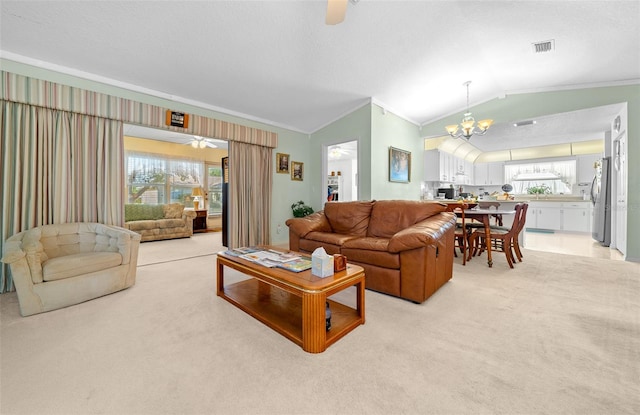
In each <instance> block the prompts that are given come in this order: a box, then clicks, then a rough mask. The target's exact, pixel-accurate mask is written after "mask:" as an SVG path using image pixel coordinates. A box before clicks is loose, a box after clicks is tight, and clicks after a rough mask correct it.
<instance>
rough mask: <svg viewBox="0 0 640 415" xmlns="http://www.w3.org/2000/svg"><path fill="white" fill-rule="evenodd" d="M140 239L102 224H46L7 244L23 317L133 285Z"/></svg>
mask: <svg viewBox="0 0 640 415" xmlns="http://www.w3.org/2000/svg"><path fill="white" fill-rule="evenodd" d="M139 246H140V235H139V234H137V233H135V232H132V231H129V230H127V229H123V228H119V227H116V226H108V225H103V224H100V223H65V224H59V225H43V226H40V227H37V228H33V229H30V230H27V231H24V232H20V233H17V234H15V235H13V236H11V237H10V238H9V239H7V240H6V242H5V244H4V255H3V257H2V262H4V263H6V264H9V266H10V268H11V277H12V278H13V282H14V284H15V287H16V291H17V294H18V302H19V303H20V314H22V315H23V316H29V315H32V314H37V313H42V312H45V311H51V310H55V309H58V308H62V307H66V306H69V305H73V304H78V303H81V302H84V301H87V300H91V299H94V298H97V297H101V296H103V295H107V294H111V293H114V292H116V291H119V290H123V289H125V288H128V287H130V286H132V285H133V284H134V283H135V280H136V266H137V263H138V247H139Z"/></svg>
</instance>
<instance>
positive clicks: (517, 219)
mask: <svg viewBox="0 0 640 415" xmlns="http://www.w3.org/2000/svg"><path fill="white" fill-rule="evenodd" d="M525 206H527V204H526V203H517V204H516V206H515V207H514V209H515V210H516V213H515V215H513V223H512V224H511V229H509V232H508V233H509V234H512V235H517V233H518V232H519V231H520V229H522V228H521V225H520V224H521V223H522V226H524V218H523V217H522V214H523V212H525V210H526V208H525Z"/></svg>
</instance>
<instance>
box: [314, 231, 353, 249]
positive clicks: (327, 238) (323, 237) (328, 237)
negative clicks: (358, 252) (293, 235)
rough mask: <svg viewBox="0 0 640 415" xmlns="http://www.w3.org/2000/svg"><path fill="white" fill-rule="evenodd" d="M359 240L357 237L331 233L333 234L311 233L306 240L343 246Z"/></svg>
mask: <svg viewBox="0 0 640 415" xmlns="http://www.w3.org/2000/svg"><path fill="white" fill-rule="evenodd" d="M357 238H358V236H357V235H342V234H339V233H331V232H309V233H308V234H307V236H306V238H305V239H308V240H310V241H316V242H322V243H326V244H332V245H337V246H342V245H343V244H344V243H345V242H346V241H349V240H351V239H357Z"/></svg>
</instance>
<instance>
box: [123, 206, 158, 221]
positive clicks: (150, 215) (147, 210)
mask: <svg viewBox="0 0 640 415" xmlns="http://www.w3.org/2000/svg"><path fill="white" fill-rule="evenodd" d="M163 206H164V205H145V204H141V203H131V204H126V205H124V221H125V222H130V221H133V220H147V219H150V220H152V219H162V218H164V208H163Z"/></svg>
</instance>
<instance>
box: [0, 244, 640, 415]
mask: <svg viewBox="0 0 640 415" xmlns="http://www.w3.org/2000/svg"><path fill="white" fill-rule="evenodd" d="M216 238H219V234H201V235H197V236H195V237H194V238H192V239H191V240H175V241H167V242H150V243H145V244H142V246H141V254H140V260H141V263H146V264H150V265H145V266H141V267H139V269H138V278H137V282H136V285H135V286H134V287H132V288H130V289H128V290H125V291H122V292H119V293H116V294H113V295H109V296H106V297H102V298H100V299H97V300H93V301H89V302H86V303H83V304H80V305H76V306H73V307H68V308H65V309H62V310H57V311H53V312H49V313H45V314H40V315H35V316H31V317H26V318H23V317H20V316H19V312H18V304H17V299H16V296H15V293H6V294H2V295H0V311H1V313H2V314H1V327H0V329H1V331H0V334H1V343H0V345H1V360H0V365H1V366H0V369H1V375H0V382H1V384H0V412H1V413H2V414H54V413H56V414H72V413H78V414H165V413H166V414H253V413H256V414H400V413H403V414H429V413H435V414H494V413H499V414H637V413H640V397H639V396H640V394H639V393H638V392H639V390H640V363H639V362H640V311H639V310H640V265H639V264H632V263H625V262H621V261H610V260H604V259H592V258H583V257H577V256H569V255H558V254H549V253H542V252H535V251H525V252H524V254H525V262H523V263H521V264H518V265H517V268H516V269H515V270H510V269H509V268H508V267H507V265H506V262H505V260H504V258H503V257H500V256H498V255H496V259H495V262H496V263H495V265H494V268H493V269H489V268H487V266H486V262H485V261H484V260H483V259H474V260H472V261H471V262H470V263H468V264H467V266H462V265H460V263H459V258H458V259H456V264H455V265H454V278H453V279H452V280H451V281H450V282H449V283H447V284H446V285H445V286H444V287H443V288H441V289H440V290H439V291H438V292H437V293H436V294H435V295H434V296H433V297H431V298H430V299H429V300H427V301H426V302H425V303H424V304H421V305H416V304H413V303H411V302H407V301H404V300H400V299H397V298H393V297H389V296H386V295H383V294H378V293H375V292H371V291H367V294H366V324H365V325H363V326H360V327H358V328H357V329H356V330H354V331H353V332H351V333H350V334H349V335H347V336H346V337H345V338H343V339H341V340H340V341H339V342H337V343H336V344H334V345H333V346H331V347H330V348H329V349H327V351H326V352H324V353H322V354H308V353H305V352H304V351H303V350H302V349H301V348H300V347H298V346H296V345H295V344H294V343H292V342H290V341H289V340H287V339H285V338H284V337H282V336H280V335H279V334H277V333H276V332H274V331H272V330H271V329H269V328H268V327H266V326H264V325H263V324H261V323H260V322H258V321H256V320H255V319H253V318H251V317H250V316H249V315H247V314H245V313H244V312H242V311H240V310H239V309H237V308H235V307H233V306H232V305H231V304H229V303H227V302H226V301H224V300H222V299H220V298H218V297H216V295H215V255H213V253H214V252H217V251H218V250H220V249H222V248H221V247H220V243H219V239H216ZM196 242H197V243H201V244H203V246H201V247H199V248H197V252H198V255H200V256H196V255H192V254H193V253H194V252H196V249H195V248H192V247H191V246H192V243H196ZM187 247H188V249H185V248H187ZM180 255H183V256H185V257H187V256H188V257H192V258H190V259H185V260H175V261H170V262H163V261H165V260H166V259H168V258H177V257H179V256H180ZM154 263H155V264H154ZM229 274H230V275H231V274H233V273H232V272H231V271H230V272H229ZM236 278H240V275H236ZM352 295H353V292H345V293H342V294H341V296H340V298H341V299H343V300H345V301H347V300H348V301H351V297H352Z"/></svg>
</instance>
